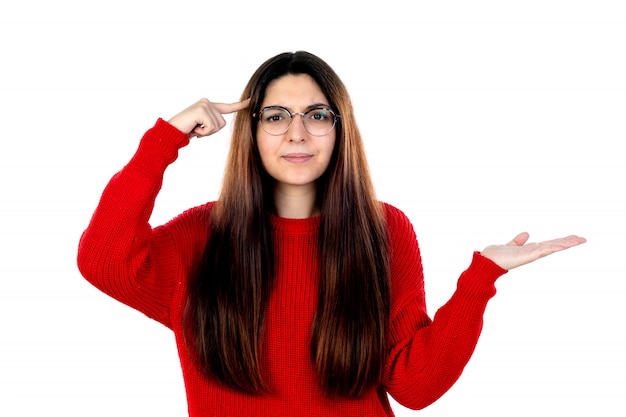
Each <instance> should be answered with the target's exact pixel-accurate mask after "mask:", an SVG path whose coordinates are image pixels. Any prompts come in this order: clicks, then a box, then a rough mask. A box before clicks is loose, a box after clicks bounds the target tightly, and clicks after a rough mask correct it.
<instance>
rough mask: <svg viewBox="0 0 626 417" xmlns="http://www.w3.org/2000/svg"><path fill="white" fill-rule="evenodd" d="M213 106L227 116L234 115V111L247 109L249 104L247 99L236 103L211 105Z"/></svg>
mask: <svg viewBox="0 0 626 417" xmlns="http://www.w3.org/2000/svg"><path fill="white" fill-rule="evenodd" d="M213 104H214V105H215V108H216V109H217V110H218V111H219V112H220V113H221V114H229V113H234V112H236V111H239V110H243V109H245V108H247V107H248V105H249V104H250V99H249V98H247V99H245V100H243V101H238V102H236V103H213Z"/></svg>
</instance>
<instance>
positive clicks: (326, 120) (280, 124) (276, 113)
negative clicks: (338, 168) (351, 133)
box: [252, 106, 341, 136]
mask: <svg viewBox="0 0 626 417" xmlns="http://www.w3.org/2000/svg"><path fill="white" fill-rule="evenodd" d="M296 115H300V116H301V117H302V124H303V125H304V129H305V130H306V131H307V132H309V134H311V135H313V136H324V135H326V134H327V133H330V131H331V130H333V128H334V127H335V124H336V123H337V119H339V117H341V116H339V115H338V114H335V112H334V111H332V110H331V109H327V108H325V107H316V108H314V109H311V110H308V111H306V112H304V113H292V112H290V111H289V110H287V109H286V108H284V107H280V106H270V107H263V108H262V109H261V111H260V112H258V113H254V114H253V115H252V117H258V119H259V122H260V123H261V127H262V128H263V130H264V131H265V132H266V133H269V134H270V135H272V136H278V135H282V134H284V133H286V132H287V131H288V130H289V128H290V127H291V122H292V121H293V116H296Z"/></svg>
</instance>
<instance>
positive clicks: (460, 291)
mask: <svg viewBox="0 0 626 417" xmlns="http://www.w3.org/2000/svg"><path fill="white" fill-rule="evenodd" d="M188 142H189V139H188V138H187V137H186V136H185V135H183V134H182V133H181V132H179V131H178V130H177V129H176V128H174V127H173V126H171V125H169V124H168V123H167V122H165V121H163V120H161V119H159V120H158V121H157V123H156V125H155V126H154V127H153V128H152V129H150V130H149V131H148V132H146V134H145V135H144V137H143V139H142V140H141V143H140V145H139V148H138V150H137V152H136V153H135V155H134V156H133V158H132V159H131V161H130V162H129V163H128V165H126V166H125V167H124V168H123V169H122V170H121V171H120V172H118V173H117V174H116V175H115V176H114V177H113V178H112V179H111V181H110V182H109V184H108V185H107V187H106V188H105V190H104V192H103V194H102V198H101V200H100V203H99V204H98V207H97V209H96V211H95V213H94V215H93V218H92V219H91V222H90V223H89V226H88V228H87V229H86V230H85V232H84V233H83V235H82V237H81V240H80V244H79V248H78V266H79V269H80V271H81V273H82V274H83V275H84V277H85V278H86V279H87V280H88V281H89V282H91V283H92V284H93V285H95V286H96V287H97V288H99V289H100V290H102V291H104V292H105V293H107V294H109V295H110V296H112V297H114V298H116V299H117V300H119V301H121V302H122V303H124V304H127V305H128V306H130V307H132V308H134V309H137V310H139V311H140V312H142V313H144V314H145V315H147V316H148V317H150V318H152V319H154V320H157V321H159V322H160V323H162V324H164V325H165V326H167V327H168V328H170V329H171V330H172V331H173V334H174V336H175V339H176V343H177V346H178V354H179V357H180V362H181V367H182V371H183V377H184V381H185V388H186V393H187V402H188V408H189V415H190V416H193V417H201V416H202V417H204V416H238V415H241V416H359V417H363V416H392V415H393V412H392V410H391V408H390V405H389V402H388V400H387V395H386V393H389V394H390V395H392V396H393V397H394V398H395V399H396V400H397V401H398V402H399V403H401V404H403V405H404V406H406V407H409V408H414V409H419V408H423V407H426V406H427V405H429V404H431V403H433V402H434V401H435V400H437V399H438V398H439V397H440V396H441V395H443V394H444V393H445V392H446V391H447V390H448V389H449V388H450V387H451V386H452V384H453V383H454V382H455V381H456V380H457V379H458V377H459V376H460V375H461V372H462V370H463V368H464V367H465V365H466V363H467V362H468V360H469V358H470V356H471V354H472V352H473V350H474V348H475V346H476V343H477V340H478V337H479V334H480V331H481V327H482V317H483V313H484V310H485V307H486V305H487V302H488V300H489V299H490V298H491V297H493V295H494V294H495V287H494V282H495V281H496V279H497V278H498V277H499V276H500V275H502V274H504V273H505V272H506V271H505V270H503V269H501V268H500V267H498V266H497V265H496V264H494V263H493V262H491V261H490V260H488V259H486V258H484V257H483V256H481V255H480V254H479V253H477V252H476V253H474V257H473V260H472V263H471V265H470V266H469V268H468V269H467V270H466V271H465V272H464V273H463V274H462V275H461V277H460V278H459V280H458V285H457V289H456V291H455V292H454V294H453V296H452V298H451V299H450V300H449V301H448V302H447V303H446V304H445V305H444V306H443V307H442V308H441V309H439V311H438V312H437V313H436V314H435V316H434V319H433V320H431V319H430V318H429V316H428V315H427V313H426V304H425V299H424V281H423V274H422V264H421V258H420V253H419V248H418V243H417V240H416V237H415V232H414V230H413V227H412V226H411V223H410V222H409V220H408V219H407V217H406V216H405V215H404V214H403V213H402V212H401V211H399V210H398V209H396V208H394V207H392V206H390V205H385V210H386V216H387V222H388V227H389V231H390V236H391V272H392V277H391V279H392V284H391V285H392V300H391V301H392V303H391V318H390V320H391V322H390V332H389V346H390V349H389V354H388V357H387V360H386V368H385V373H384V378H383V381H382V385H381V386H380V387H379V389H378V390H375V389H373V390H371V391H370V392H368V393H367V394H366V395H364V396H363V397H362V398H360V399H358V400H348V399H339V400H338V399H332V400H331V399H329V398H326V397H325V396H324V394H323V393H322V392H321V390H320V389H319V387H318V383H317V375H316V372H315V369H314V367H313V365H312V363H311V361H310V356H309V352H310V334H311V326H312V323H313V316H314V314H315V308H316V306H317V294H318V292H317V282H318V262H317V236H318V227H319V221H320V218H319V217H313V218H309V219H301V220H295V219H285V218H279V217H273V218H272V220H271V223H272V226H273V238H274V242H275V243H274V244H275V250H276V251H277V253H278V254H279V256H278V257H277V259H278V260H279V262H278V265H276V274H277V276H276V285H275V288H274V292H273V294H272V297H271V300H270V303H269V307H268V314H267V324H266V326H267V327H266V330H265V333H264V338H265V340H264V346H266V347H267V349H266V350H265V352H267V354H266V356H265V357H264V358H263V361H264V364H263V366H264V369H263V371H264V375H265V376H266V378H267V380H268V381H269V386H270V387H271V394H268V395H264V396H250V395H246V394H242V393H239V392H235V391H232V390H230V389H226V388H224V387H223V386H220V385H218V384H216V383H215V382H213V381H211V380H208V379H207V378H205V377H203V376H202V375H201V374H200V373H199V372H198V370H197V369H196V368H195V367H194V365H193V363H192V360H191V358H190V355H189V354H188V352H187V350H186V347H185V343H184V341H183V332H182V327H181V322H182V309H183V306H184V305H185V293H186V282H187V276H188V274H189V271H190V268H191V266H192V265H193V264H194V262H195V261H196V260H197V259H198V258H199V257H200V256H201V253H202V250H203V247H204V244H205V241H206V237H207V236H206V232H207V219H208V217H209V216H208V214H209V211H210V210H211V207H212V203H208V204H205V205H202V206H199V207H195V208H192V209H190V210H187V211H186V212H184V213H182V214H181V215H179V216H178V217H176V218H175V219H173V220H171V221H170V222H169V223H167V224H165V225H163V226H159V227H156V228H152V227H151V226H150V225H149V223H148V221H149V218H150V215H151V212H152V208H153V206H154V202H155V199H156V197H157V194H158V192H159V190H160V188H161V184H162V180H163V174H164V172H165V169H166V168H167V166H168V165H169V164H171V163H172V162H174V161H175V160H176V158H177V156H178V150H179V149H180V148H181V147H183V146H185V145H187V143H188Z"/></svg>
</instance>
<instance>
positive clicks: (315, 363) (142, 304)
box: [78, 52, 584, 416]
mask: <svg viewBox="0 0 626 417" xmlns="http://www.w3.org/2000/svg"><path fill="white" fill-rule="evenodd" d="M241 100H242V101H240V102H237V103H233V104H222V103H212V102H209V101H208V100H206V99H202V100H200V101H198V102H197V103H195V104H193V105H191V106H190V107H188V108H187V109H185V110H183V111H182V112H180V113H179V114H177V115H176V116H174V117H172V118H171V119H170V120H169V121H167V122H166V121H164V120H162V119H159V120H158V121H157V122H156V124H155V126H154V127H153V128H151V129H150V130H148V131H147V132H146V134H145V135H144V137H143V139H142V140H141V142H140V144H139V148H138V150H137V152H136V153H135V155H134V156H133V158H132V159H131V160H130V162H129V163H128V164H127V165H126V166H125V167H124V168H123V169H122V170H121V171H120V172H118V173H117V174H116V175H115V176H114V177H113V178H112V179H111V181H110V182H109V184H108V185H107V187H106V189H105V190H104V192H103V194H102V198H101V200H100V203H99V205H98V207H97V209H96V211H95V213H94V215H93V218H92V220H91V222H90V224H89V226H88V228H87V229H86V231H85V232H84V234H83V235H82V238H81V240H80V244H79V249H78V265H79V268H80V271H81V273H82V274H83V275H84V276H85V278H86V279H87V280H89V281H90V282H91V283H92V284H93V285H95V286H96V287H98V288H99V289H101V290H102V291H104V292H105V293H107V294H109V295H110V296H112V297H115V298H116V299H117V300H119V301H121V302H123V303H125V304H127V305H129V306H131V307H133V308H135V309H137V310H139V311H141V312H143V313H144V314H146V315H147V316H148V317H151V318H153V319H154V320H157V321H159V322H161V323H163V324H164V325H165V326H167V327H169V328H170V329H172V330H173V333H174V336H175V338H176V343H177V347H178V353H179V357H180V361H181V366H182V370H183V376H184V380H185V386H186V392H187V400H188V408H189V415H190V416H233V415H242V416H279V415H280V416H295V415H298V416H303V415H315V416H322V415H324V416H330V415H333V416H390V415H393V412H392V410H391V408H390V405H389V401H388V399H387V398H388V397H387V394H390V395H392V396H393V397H394V398H395V399H396V400H397V401H398V402H399V403H401V404H403V405H405V406H407V407H410V408H415V409H419V408H423V407H426V406H427V405H429V404H431V403H432V402H434V401H435V400H437V399H438V398H439V397H440V396H441V395H443V394H444V393H445V392H446V391H447V390H448V389H449V388H450V387H451V386H452V384H453V383H454V382H455V381H456V380H457V378H458V377H459V376H460V374H461V372H462V370H463V368H464V366H465V365H466V363H467V362H468V360H469V358H470V356H471V354H472V352H473V350H474V347H475V346H476V342H477V339H478V337H479V334H480V331H481V326H482V317H483V313H484V310H485V307H486V305H487V302H488V300H489V299H490V298H491V297H493V296H494V294H495V288H494V283H495V281H496V279H497V278H498V277H500V276H501V275H503V274H504V273H506V271H507V270H509V269H512V268H515V267H517V266H520V265H523V264H526V263H529V262H532V261H534V260H536V259H538V258H540V257H543V256H546V255H548V254H550V253H553V252H556V251H559V250H562V249H566V248H569V247H572V246H575V245H578V244H580V243H583V242H584V239H583V238H580V237H577V236H569V237H566V238H562V239H555V240H551V241H546V242H542V243H533V244H526V241H527V239H528V235H527V234H526V233H522V234H520V235H518V236H517V237H515V238H514V239H513V240H512V241H511V242H509V243H508V244H506V245H493V246H489V247H487V248H485V249H484V250H483V251H482V252H475V253H474V256H473V260H472V262H471V264H470V265H469V267H468V269H467V270H466V271H465V272H463V273H462V274H461V276H460V278H459V281H458V286H457V289H456V291H455V292H454V294H453V295H452V297H451V298H450V300H449V301H448V302H447V303H446V304H445V305H444V306H443V307H442V308H441V309H440V310H439V311H438V312H437V313H436V315H435V316H434V319H433V320H431V318H429V316H428V315H427V313H426V304H425V298H424V281H423V275H422V265H421V259H420V252H419V248H418V243H417V241H416V237H415V233H414V230H413V227H412V226H411V223H410V222H409V220H408V219H407V217H406V216H405V215H404V214H403V213H402V212H401V211H400V210H398V209H397V208H394V207H393V206H391V205H389V204H385V203H381V202H379V201H377V200H376V197H375V195H374V192H373V187H372V183H371V180H370V176H369V172H368V167H367V163H366V158H365V154H364V151H363V144H362V141H361V136H360V134H359V131H358V129H357V125H356V123H355V119H354V114H353V109H352V105H351V103H350V99H349V96H348V93H347V91H346V88H345V87H344V85H343V83H342V82H341V81H340V79H339V78H338V77H337V75H336V74H335V72H334V71H333V70H332V69H331V68H330V67H329V66H328V65H327V64H326V63H325V62H324V61H322V60H321V59H319V58H318V57H316V56H314V55H312V54H309V53H306V52H296V53H283V54H280V55H278V56H275V57H273V58H271V59H269V60H268V61H266V62H265V63H263V64H262V65H261V67H259V69H258V70H257V71H256V72H255V73H254V75H253V76H252V78H251V79H250V81H249V82H248V85H247V86H246V88H245V90H244V92H243V94H242V97H241ZM233 112H236V115H235V118H234V129H233V134H232V142H231V147H230V153H229V156H228V161H227V167H226V173H225V178H224V181H223V186H222V191H221V194H220V198H219V200H218V201H216V202H210V203H207V204H204V205H202V206H199V207H195V208H192V209H190V210H188V211H186V212H184V213H182V214H181V215H179V216H178V217H176V218H175V219H173V220H172V221H170V222H169V223H167V224H165V225H163V226H160V227H156V228H151V226H150V225H149V224H148V220H149V218H150V215H151V211H152V208H153V205H154V202H155V199H156V197H157V194H158V192H159V190H160V187H161V183H162V179H163V175H164V172H165V169H166V168H167V166H168V165H169V164H171V163H173V162H174V161H175V160H176V158H177V154H178V150H179V149H180V148H182V147H183V146H186V145H187V144H188V143H189V142H190V140H191V139H193V138H195V137H204V136H209V135H211V134H213V133H215V132H217V131H219V130H220V129H222V128H223V127H224V126H225V121H224V118H223V116H222V115H223V114H227V113H233ZM194 140H197V139H194Z"/></svg>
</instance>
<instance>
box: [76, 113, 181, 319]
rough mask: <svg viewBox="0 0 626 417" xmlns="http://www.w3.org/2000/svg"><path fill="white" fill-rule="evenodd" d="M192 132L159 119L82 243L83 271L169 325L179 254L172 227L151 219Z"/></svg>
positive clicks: (114, 181) (108, 191)
mask: <svg viewBox="0 0 626 417" xmlns="http://www.w3.org/2000/svg"><path fill="white" fill-rule="evenodd" d="M188 143H189V138H188V137H187V136H186V135H184V134H183V133H181V132H180V131H179V130H177V129H176V128H175V127H173V126H171V125H170V124H169V123H167V122H165V121H164V120H162V119H159V120H158V121H157V122H156V124H155V125H154V127H152V128H151V129H150V130H148V131H147V132H146V133H145V135H144V136H143V138H142V139H141V142H140V144H139V147H138V149H137V151H136V152H135V154H134V156H133V157H132V159H131V160H130V162H129V163H128V164H127V165H126V166H125V167H124V168H123V169H122V170H121V171H119V172H118V173H116V174H115V175H114V176H113V178H111V180H110V181H109V183H108V184H107V186H106V187H105V189H104V191H103V193H102V197H101V198H100V202H99V204H98V206H97V208H96V210H95V212H94V214H93V216H92V218H91V221H90V223H89V225H88V227H87V229H86V230H85V231H84V232H83V234H82V236H81V238H80V242H79V245H78V256H77V263H78V268H79V270H80V272H81V274H82V275H83V276H84V277H85V278H86V279H87V281H89V282H90V283H91V284H93V285H94V286H95V287H97V288H98V289H100V290H102V291H103V292H105V293H107V294H108V295H110V296H111V297H113V298H115V299H117V300H118V301H121V302H122V303H124V304H126V305H128V306H130V307H132V308H134V309H137V310H139V311H141V312H142V313H144V314H146V315H147V316H148V317H150V318H153V319H155V320H157V321H159V322H161V323H163V324H165V325H166V326H168V327H171V323H170V318H169V308H170V305H171V299H172V294H173V276H174V270H175V268H176V264H177V259H176V251H175V250H174V246H175V242H174V239H173V238H172V234H171V232H170V229H169V228H167V227H157V228H155V229H152V227H151V226H150V224H149V223H148V221H149V218H150V216H151V214H152V209H153V207H154V202H155V199H156V197H157V194H158V192H159V191H160V189H161V184H162V181H163V174H164V172H165V169H166V168H167V166H168V165H169V164H171V163H172V162H174V161H175V160H176V158H177V157H178V150H179V149H180V148H181V147H183V146H185V145H187V144H188Z"/></svg>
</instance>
